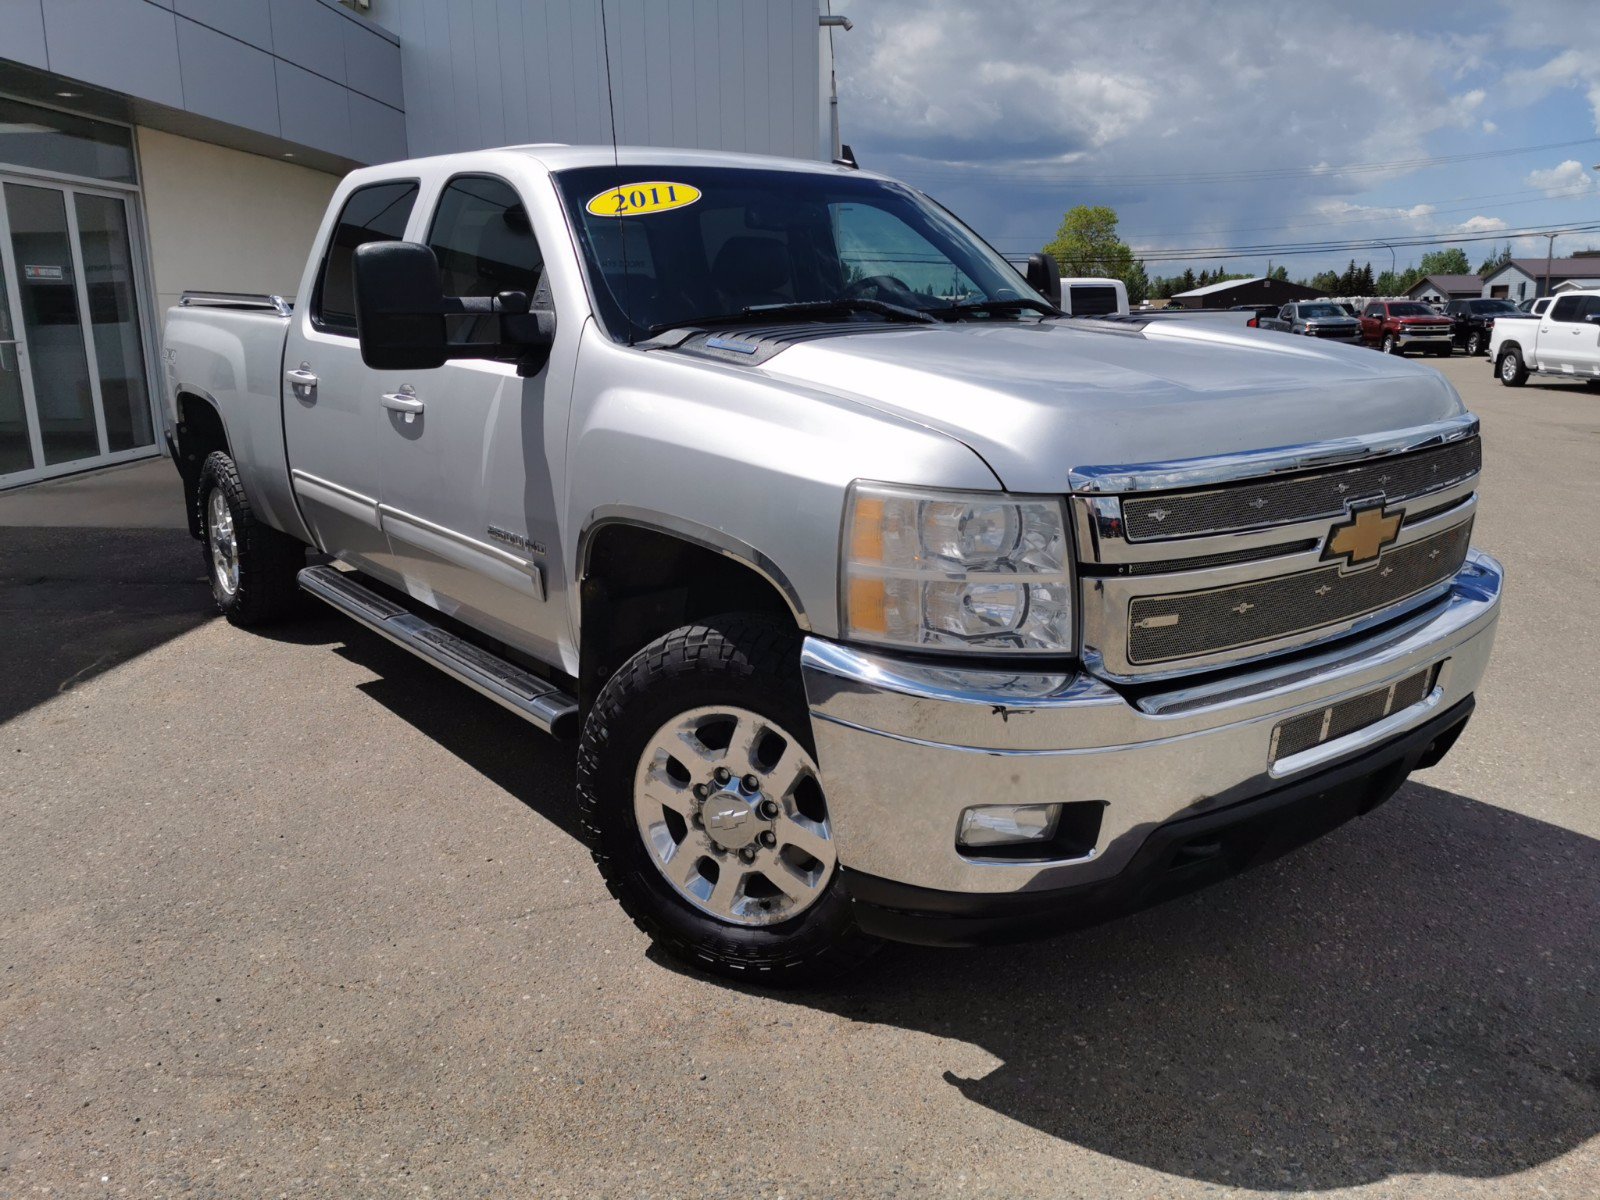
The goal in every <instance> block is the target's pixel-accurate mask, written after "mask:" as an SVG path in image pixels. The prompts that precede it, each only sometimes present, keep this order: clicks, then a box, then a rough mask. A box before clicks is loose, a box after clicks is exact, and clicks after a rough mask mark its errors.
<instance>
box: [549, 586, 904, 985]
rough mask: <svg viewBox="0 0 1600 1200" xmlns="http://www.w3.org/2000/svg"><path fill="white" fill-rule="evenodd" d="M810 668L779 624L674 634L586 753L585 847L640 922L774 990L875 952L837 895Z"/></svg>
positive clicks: (610, 691)
mask: <svg viewBox="0 0 1600 1200" xmlns="http://www.w3.org/2000/svg"><path fill="white" fill-rule="evenodd" d="M799 667H800V662H799V645H798V642H797V639H796V637H795V635H794V633H793V631H792V630H791V629H789V628H788V627H787V626H786V625H784V624H783V623H781V622H779V621H776V620H773V619H770V618H766V617H756V616H746V615H729V616H724V617H718V618H714V619H711V620H708V621H706V622H705V623H703V624H699V625H689V626H685V627H684V628H682V629H677V630H674V631H673V632H672V633H669V634H667V635H666V636H664V637H661V638H658V639H657V640H656V641H654V642H652V643H651V644H650V645H648V646H646V647H645V648H644V649H643V650H641V651H639V653H638V654H636V655H634V656H633V658H631V659H629V660H628V662H627V663H626V664H625V665H624V666H623V667H622V668H621V669H620V670H619V671H618V672H617V673H616V674H615V675H614V676H613V677H612V678H611V679H610V680H609V681H608V682H607V683H606V685H605V687H604V688H603V689H602V690H601V692H600V695H599V697H598V698H597V699H596V701H595V704H594V708H593V709H592V710H591V711H590V713H589V716H588V718H587V720H586V721H585V723H584V729H583V739H582V742H581V744H580V747H579V750H578V805H579V810H580V814H581V816H582V820H583V827H584V835H585V839H586V840H587V842H588V844H589V849H590V852H591V853H592V854H593V855H594V860H595V863H596V865H597V866H598V867H599V868H600V873H601V875H602V876H604V878H605V881H606V886H607V887H608V888H610V890H611V894H612V895H613V896H615V897H616V898H617V900H618V902H619V903H620V904H621V905H622V907H623V909H624V910H626V912H627V913H628V915H629V916H630V917H632V918H633V920H634V923H635V924H636V925H638V926H639V928H640V929H641V930H643V931H644V932H645V933H646V934H647V935H648V936H649V937H650V938H651V940H652V941H654V942H655V943H656V945H657V946H659V947H660V948H661V949H662V950H664V951H666V952H667V953H668V954H670V955H672V956H673V957H675V958H678V959H681V960H683V961H685V962H688V963H691V964H693V965H695V966H697V967H700V968H702V969H703V970H707V971H711V972H714V973H716V974H719V975H725V976H729V977H731V978H736V979H745V980H750V981H752V982H760V983H768V984H791V983H814V982H818V981H820V980H823V979H827V978H831V977H833V976H836V975H838V974H841V973H843V972H845V971H849V970H852V969H854V968H857V967H859V966H860V965H861V964H862V963H864V962H865V960H866V959H867V958H868V957H869V956H870V955H871V953H872V952H873V951H874V950H875V949H876V948H877V942H876V941H875V940H874V939H871V938H869V937H868V936H867V935H865V934H863V933H862V932H861V931H860V930H859V929H858V928H857V926H856V922H855V915H854V912H853V911H852V908H851V903H850V899H849V897H848V896H847V895H846V894H845V892H844V890H843V888H842V887H841V885H840V883H839V877H838V875H839V873H838V859H837V855H836V853H835V851H834V843H833V830H832V824H831V821H830V818H829V813H828V805H827V798H826V796H825V795H824V792H823V787H822V780H821V775H820V772H819V771H818V769H817V763H816V756H815V753H814V748H813V746H812V742H811V721H810V714H809V712H808V711H807V708H806V703H805V694H804V691H803V688H802V686H801V682H800V669H799Z"/></svg>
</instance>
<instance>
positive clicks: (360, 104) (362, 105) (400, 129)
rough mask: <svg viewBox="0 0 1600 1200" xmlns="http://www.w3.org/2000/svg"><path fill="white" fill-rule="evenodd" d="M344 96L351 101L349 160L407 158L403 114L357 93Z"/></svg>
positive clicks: (378, 161)
mask: <svg viewBox="0 0 1600 1200" xmlns="http://www.w3.org/2000/svg"><path fill="white" fill-rule="evenodd" d="M345 94H346V95H347V96H348V97H349V99H350V142H351V145H350V157H351V158H354V159H357V160H359V161H361V162H365V163H383V162H395V161H396V160H398V159H402V158H405V157H407V153H406V115H405V113H403V112H401V111H400V110H399V109H398V108H390V107H389V106H388V105H387V104H383V103H381V102H379V101H377V100H374V99H372V98H371V97H370V96H363V95H362V94H361V93H360V92H354V91H352V92H346V93H345Z"/></svg>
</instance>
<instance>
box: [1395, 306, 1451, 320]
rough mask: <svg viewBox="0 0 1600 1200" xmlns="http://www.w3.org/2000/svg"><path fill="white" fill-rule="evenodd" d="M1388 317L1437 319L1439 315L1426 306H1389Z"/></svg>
mask: <svg viewBox="0 0 1600 1200" xmlns="http://www.w3.org/2000/svg"><path fill="white" fill-rule="evenodd" d="M1389 315H1390V316H1391V317H1437V316H1438V315H1439V314H1438V313H1436V312H1434V311H1433V309H1431V308H1429V307H1428V306H1427V305H1426V304H1391V305H1389Z"/></svg>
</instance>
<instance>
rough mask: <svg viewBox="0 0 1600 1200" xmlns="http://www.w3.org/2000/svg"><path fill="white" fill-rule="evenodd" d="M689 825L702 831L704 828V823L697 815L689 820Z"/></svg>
mask: <svg viewBox="0 0 1600 1200" xmlns="http://www.w3.org/2000/svg"><path fill="white" fill-rule="evenodd" d="M689 824H691V825H693V826H694V827H695V828H696V829H704V828H705V827H706V823H705V821H704V820H702V819H701V817H700V814H699V813H695V815H694V816H692V817H690V818H689Z"/></svg>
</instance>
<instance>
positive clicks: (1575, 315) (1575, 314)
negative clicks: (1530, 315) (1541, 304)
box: [1550, 296, 1583, 321]
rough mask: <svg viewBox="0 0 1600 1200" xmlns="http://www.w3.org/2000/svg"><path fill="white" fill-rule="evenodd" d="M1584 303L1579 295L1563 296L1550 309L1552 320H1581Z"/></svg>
mask: <svg viewBox="0 0 1600 1200" xmlns="http://www.w3.org/2000/svg"><path fill="white" fill-rule="evenodd" d="M1582 307H1583V306H1582V304H1581V302H1580V300H1579V298H1578V297H1577V296H1563V297H1561V299H1559V300H1557V301H1556V302H1555V304H1554V305H1553V306H1552V307H1551V309H1550V319H1551V320H1552V321H1581V320H1582V319H1583V317H1582V316H1581V315H1580V314H1581V310H1582Z"/></svg>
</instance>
